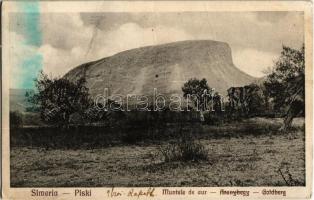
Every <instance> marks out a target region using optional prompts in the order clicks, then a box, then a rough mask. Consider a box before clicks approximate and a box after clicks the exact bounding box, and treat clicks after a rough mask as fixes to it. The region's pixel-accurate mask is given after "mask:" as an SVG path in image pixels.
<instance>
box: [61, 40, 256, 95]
mask: <svg viewBox="0 0 314 200" xmlns="http://www.w3.org/2000/svg"><path fill="white" fill-rule="evenodd" d="M81 77H85V78H86V81H87V87H88V88H89V90H90V94H91V95H92V96H96V95H98V94H103V92H104V88H108V89H109V91H110V95H113V94H121V95H126V94H136V95H152V94H153V89H154V88H157V89H158V93H162V94H182V91H181V87H182V86H183V84H184V82H186V81H187V80H189V79H191V78H198V79H201V78H206V79H207V81H208V85H209V86H210V87H211V88H215V90H216V91H218V92H220V93H222V94H226V90H227V89H228V88H229V87H232V86H243V85H245V84H249V83H251V82H253V81H254V80H255V78H254V77H251V76H250V75H248V74H246V73H244V72H242V71H241V70H239V69H238V68H237V67H235V65H234V64H233V61H232V56H231V49H230V47H229V45H228V44H227V43H224V42H218V41H212V40H191V41H181V42H174V43H168V44H162V45H155V46H147V47H141V48H136V49H131V50H127V51H123V52H120V53H117V54H115V55H113V56H110V57H106V58H103V59H100V60H97V61H94V62H89V63H86V64H82V65H80V66H78V67H76V68H74V69H72V70H71V71H69V72H68V73H67V74H66V75H65V78H68V79H69V80H71V81H75V80H77V79H78V78H81Z"/></svg>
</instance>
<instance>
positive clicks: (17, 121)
mask: <svg viewBox="0 0 314 200" xmlns="http://www.w3.org/2000/svg"><path fill="white" fill-rule="evenodd" d="M22 125H23V115H22V113H20V112H18V111H11V112H10V128H19V127H21V126H22Z"/></svg>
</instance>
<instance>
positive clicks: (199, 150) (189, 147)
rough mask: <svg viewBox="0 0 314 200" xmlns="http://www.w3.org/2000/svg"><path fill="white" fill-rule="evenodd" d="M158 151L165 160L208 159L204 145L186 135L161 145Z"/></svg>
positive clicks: (195, 160)
mask: <svg viewBox="0 0 314 200" xmlns="http://www.w3.org/2000/svg"><path fill="white" fill-rule="evenodd" d="M159 151H160V153H161V155H162V156H163V157H164V161H165V162H171V161H183V162H186V161H194V162H197V161H201V160H208V157H207V151H206V150H205V147H204V145H202V144H201V143H200V142H198V141H196V140H194V139H192V138H191V137H186V136H183V137H181V138H180V139H179V140H178V141H177V142H174V143H172V144H168V145H166V146H164V147H161V148H160V149H159Z"/></svg>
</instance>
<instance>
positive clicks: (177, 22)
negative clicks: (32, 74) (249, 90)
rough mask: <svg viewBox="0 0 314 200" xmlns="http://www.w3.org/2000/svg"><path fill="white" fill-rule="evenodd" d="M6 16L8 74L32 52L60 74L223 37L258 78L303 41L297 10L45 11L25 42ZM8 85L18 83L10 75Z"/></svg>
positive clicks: (19, 24)
mask: <svg viewBox="0 0 314 200" xmlns="http://www.w3.org/2000/svg"><path fill="white" fill-rule="evenodd" d="M11 16H12V17H11V19H10V22H11V23H10V30H9V31H10V41H11V45H10V46H11V54H13V55H12V64H13V66H12V67H11V77H19V76H21V75H23V73H25V70H27V69H26V68H25V67H24V68H25V70H24V72H23V70H21V65H20V63H21V62H20V59H22V57H24V59H25V55H26V56H27V55H28V54H33V53H34V52H36V53H37V54H39V55H41V56H42V68H43V70H44V71H45V72H46V73H48V74H50V75H52V76H62V75H64V74H65V73H66V72H68V71H69V70H70V69H72V68H74V67H76V66H78V65H80V64H82V63H85V62H89V61H93V60H97V59H100V58H103V57H107V56H111V55H113V54H115V53H118V52H120V51H124V50H128V49H132V48H136V47H141V46H147V45H156V44H163V43H168V42H175V41H182V40H200V39H208V40H216V41H222V42H227V43H228V44H229V45H230V47H231V50H232V57H233V61H234V64H235V65H236V66H237V67H238V68H239V69H241V70H242V71H244V72H246V73H248V74H250V75H252V76H255V77H261V76H263V75H264V73H263V72H264V71H265V70H266V69H267V68H269V67H271V66H273V62H274V60H275V59H276V58H278V56H279V55H280V51H281V49H282V45H287V46H290V47H293V48H300V47H301V46H302V43H303V42H304V27H303V26H304V23H303V13H302V12H180V13H148V12H147V13H84V14H82V13H81V14H80V13H70V14H67V13H45V14H40V16H38V23H39V24H38V28H39V32H40V33H41V38H40V42H37V43H36V42H27V41H26V38H27V37H28V38H29V37H31V36H30V35H27V34H26V31H25V30H24V29H25V26H26V25H25V24H23V22H25V20H24V21H23V20H22V19H21V18H22V17H23V16H22V15H21V14H14V15H11ZM28 34H29V33H28ZM21 44H23V45H21ZM11 87H12V88H14V87H20V86H19V83H17V81H16V80H12V81H11Z"/></svg>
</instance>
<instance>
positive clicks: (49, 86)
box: [28, 72, 91, 127]
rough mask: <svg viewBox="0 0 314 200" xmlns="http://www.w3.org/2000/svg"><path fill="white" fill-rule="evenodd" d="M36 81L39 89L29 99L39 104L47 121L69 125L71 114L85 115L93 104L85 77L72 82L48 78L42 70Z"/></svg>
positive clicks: (62, 125) (42, 116) (64, 125)
mask: <svg viewBox="0 0 314 200" xmlns="http://www.w3.org/2000/svg"><path fill="white" fill-rule="evenodd" d="M35 83H36V88H37V91H36V92H35V93H34V94H33V95H30V96H29V97H28V100H29V101H30V102H31V103H34V104H35V105H37V107H38V109H39V111H40V114H41V118H42V120H43V121H45V122H48V123H51V124H54V125H58V126H61V127H68V125H69V123H70V116H71V115H72V114H74V113H79V114H82V115H83V113H84V111H85V110H86V109H87V107H88V106H89V105H90V104H91V101H90V99H89V94H88V89H87V88H86V87H85V79H84V78H81V79H79V80H77V81H76V82H71V81H70V80H68V79H65V78H48V76H47V75H46V74H44V73H43V72H41V73H40V75H39V77H38V78H37V79H36V80H35Z"/></svg>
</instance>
